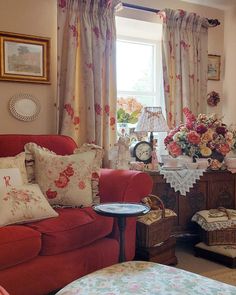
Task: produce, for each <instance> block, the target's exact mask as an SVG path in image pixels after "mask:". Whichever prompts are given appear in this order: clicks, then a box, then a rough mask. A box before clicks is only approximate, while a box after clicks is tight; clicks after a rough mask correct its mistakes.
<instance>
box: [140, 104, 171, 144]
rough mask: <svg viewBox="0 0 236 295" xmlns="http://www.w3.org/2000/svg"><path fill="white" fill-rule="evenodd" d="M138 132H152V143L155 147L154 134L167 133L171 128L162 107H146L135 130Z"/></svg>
mask: <svg viewBox="0 0 236 295" xmlns="http://www.w3.org/2000/svg"><path fill="white" fill-rule="evenodd" d="M135 131H136V132H144V131H146V132H150V140H149V141H150V143H151V144H152V145H153V132H167V131H169V127H168V125H167V123H166V120H165V118H164V116H163V114H162V109H161V107H144V108H143V111H142V113H141V116H140V118H139V121H138V124H137V126H136V128H135Z"/></svg>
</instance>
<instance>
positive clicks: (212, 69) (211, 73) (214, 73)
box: [207, 54, 220, 81]
mask: <svg viewBox="0 0 236 295" xmlns="http://www.w3.org/2000/svg"><path fill="white" fill-rule="evenodd" d="M207 74H208V80H216V81H219V80H220V55H213V54H208V71H207Z"/></svg>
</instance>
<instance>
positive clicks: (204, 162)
mask: <svg viewBox="0 0 236 295" xmlns="http://www.w3.org/2000/svg"><path fill="white" fill-rule="evenodd" d="M196 162H197V163H198V169H207V168H208V167H209V159H206V158H197V159H196Z"/></svg>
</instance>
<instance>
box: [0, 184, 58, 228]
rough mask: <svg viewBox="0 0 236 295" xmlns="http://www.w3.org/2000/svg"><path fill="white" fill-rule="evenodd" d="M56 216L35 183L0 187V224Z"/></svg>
mask: <svg viewBox="0 0 236 295" xmlns="http://www.w3.org/2000/svg"><path fill="white" fill-rule="evenodd" d="M57 216H58V213H57V212H56V211H55V210H53V208H52V207H51V206H50V205H49V203H48V201H47V200H46V198H45V197H44V195H43V194H42V192H41V190H40V188H39V186H38V185H37V184H25V185H22V186H8V187H4V186H2V187H0V226H5V225H9V224H15V223H26V222H32V221H37V220H41V219H45V218H49V217H57Z"/></svg>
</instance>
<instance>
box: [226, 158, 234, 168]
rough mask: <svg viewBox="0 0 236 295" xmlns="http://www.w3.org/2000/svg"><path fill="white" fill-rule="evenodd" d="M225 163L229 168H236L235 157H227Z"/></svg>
mask: <svg viewBox="0 0 236 295" xmlns="http://www.w3.org/2000/svg"><path fill="white" fill-rule="evenodd" d="M224 160H225V164H226V166H227V167H228V168H229V169H235V168H236V158H233V157H225V159H224Z"/></svg>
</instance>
